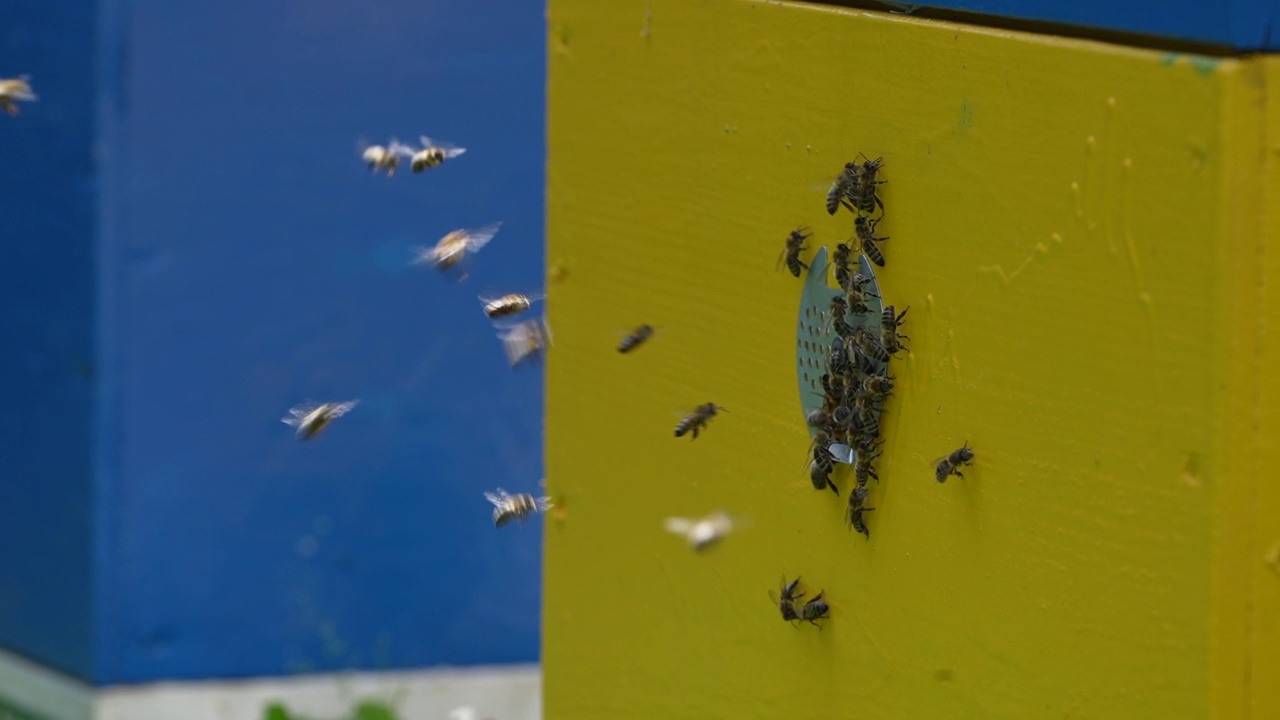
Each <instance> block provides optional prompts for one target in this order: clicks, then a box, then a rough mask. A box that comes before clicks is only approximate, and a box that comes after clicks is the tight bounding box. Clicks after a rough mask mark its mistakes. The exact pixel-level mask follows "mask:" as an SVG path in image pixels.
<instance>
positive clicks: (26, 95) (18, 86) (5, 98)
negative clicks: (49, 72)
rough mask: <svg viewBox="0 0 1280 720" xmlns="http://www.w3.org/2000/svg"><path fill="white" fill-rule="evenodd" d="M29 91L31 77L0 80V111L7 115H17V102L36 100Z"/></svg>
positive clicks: (24, 76)
mask: <svg viewBox="0 0 1280 720" xmlns="http://www.w3.org/2000/svg"><path fill="white" fill-rule="evenodd" d="M37 99H38V98H37V97H36V94H35V92H34V91H32V89H31V76H30V75H19V76H18V77H16V78H0V110H4V111H5V113H6V114H8V115H17V114H18V113H19V108H18V101H19V100H21V101H23V102H33V101H35V100H37Z"/></svg>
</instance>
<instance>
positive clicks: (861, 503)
mask: <svg viewBox="0 0 1280 720" xmlns="http://www.w3.org/2000/svg"><path fill="white" fill-rule="evenodd" d="M866 499H867V488H866V486H865V485H859V486H857V487H855V488H854V489H853V492H851V493H849V507H848V508H847V509H846V511H845V521H846V522H848V523H849V527H851V528H853V529H854V530H857V531H858V532H860V533H862V534H863V535H865V536H866V537H867V539H868V540H870V539H871V531H870V530H868V529H867V522H866V519H865V518H864V517H862V516H863V514H864V513H869V512H871V511H872V510H875V508H873V507H867V506H866V504H865V502H866Z"/></svg>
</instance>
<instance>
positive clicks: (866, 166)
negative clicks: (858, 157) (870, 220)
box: [853, 155, 885, 214]
mask: <svg viewBox="0 0 1280 720" xmlns="http://www.w3.org/2000/svg"><path fill="white" fill-rule="evenodd" d="M863 157H864V158H865V157H866V156H865V155H864V156H863ZM883 165H884V158H883V157H878V158H876V159H875V160H867V161H866V162H864V163H862V169H861V172H860V173H859V174H858V182H857V184H856V185H855V187H854V197H853V204H854V205H855V206H856V207H857V208H858V209H859V210H861V211H862V212H864V213H867V214H871V213H873V212H875V209H876V208H877V207H879V208H880V212H881V213H882V214H883V213H884V203H883V202H881V201H880V196H879V195H878V194H877V193H876V186H877V185H883V184H884V183H885V181H884V180H877V179H876V175H877V174H878V173H879V172H880V168H881V167H882V166H883Z"/></svg>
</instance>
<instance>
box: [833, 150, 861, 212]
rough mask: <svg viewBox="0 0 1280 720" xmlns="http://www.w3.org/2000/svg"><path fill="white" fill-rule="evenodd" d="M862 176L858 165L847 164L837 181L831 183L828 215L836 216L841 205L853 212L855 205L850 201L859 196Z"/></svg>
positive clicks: (837, 176)
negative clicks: (859, 183)
mask: <svg viewBox="0 0 1280 720" xmlns="http://www.w3.org/2000/svg"><path fill="white" fill-rule="evenodd" d="M860 176H861V170H860V169H859V167H858V163H853V162H851V163H845V165H844V169H842V170H841V171H840V174H838V175H836V179H835V180H834V181H833V182H832V183H831V189H830V190H827V214H828V215H835V214H836V211H837V210H839V209H840V206H841V205H844V206H845V207H847V208H849V211H850V212H853V209H854V208H853V204H852V203H851V202H850V201H851V200H853V198H855V197H856V196H857V194H858V187H859V186H858V182H859V177H860Z"/></svg>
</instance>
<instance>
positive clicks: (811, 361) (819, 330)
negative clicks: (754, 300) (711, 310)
mask: <svg viewBox="0 0 1280 720" xmlns="http://www.w3.org/2000/svg"><path fill="white" fill-rule="evenodd" d="M828 267H830V263H828V261H827V249H826V248H825V247H823V248H819V249H818V252H817V253H815V254H814V256H813V261H812V262H811V263H810V264H809V274H808V276H807V277H806V278H805V281H804V289H803V291H802V292H801V295H800V322H799V323H798V324H797V326H796V377H797V379H798V380H799V384H800V408H801V410H802V411H803V412H804V415H805V418H806V419H805V427H809V426H808V421H807V418H808V415H809V413H811V412H813V411H814V410H820V409H822V399H823V395H824V392H823V389H822V375H823V374H824V373H826V372H827V359H828V357H829V356H830V354H831V342H832V341H833V340H835V339H836V332H835V330H834V329H832V328H831V324H830V323H829V322H828V318H827V312H828V311H829V310H830V308H831V299H832V298H834V297H836V296H837V295H840V294H841V293H842V291H841V290H839V289H836V288H832V287H830V286H828V285H827V275H828V274H829V273H828V272H827V269H828ZM856 272H860V273H862V274H863V275H865V276H866V277H869V278H871V284H870V285H868V286H867V290H869V291H870V292H871V293H873V294H874V295H875V297H869V298H867V305H868V306H870V307H871V312H870V313H866V314H863V315H859V314H856V313H846V315H845V319H846V320H847V321H848V323H849V324H850V325H853V326H854V327H859V326H862V325H866V326H868V327H871V328H872V329H876V328H878V327H879V325H880V313H881V312H882V311H883V305H882V303H881V299H880V295H881V293H880V284H879V282H878V281H877V280H876V274H875V271H874V270H872V269H871V265H870V263H868V262H867V259H866V257H864V256H863V255H862V254H861V253H858V270H857V271H856ZM876 366H877V368H878V369H879V370H880V371H881V372H883V371H884V364H882V363H876ZM878 414H879V411H877V420H879V417H878ZM814 433H815V430H814V428H812V427H810V428H809V436H810V437H813V435H814ZM850 459H851V458H847V457H844V458H840V457H838V458H837V460H840V461H844V462H847V461H848V460H850Z"/></svg>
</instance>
